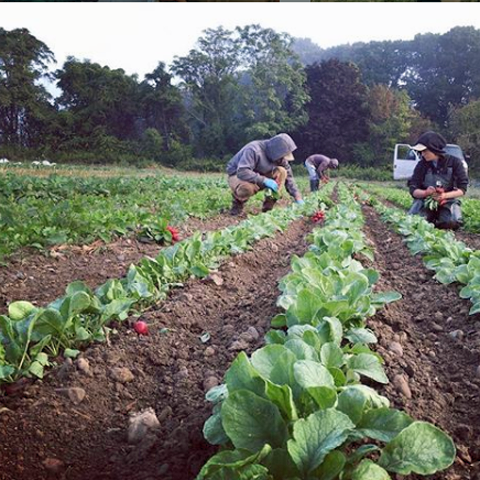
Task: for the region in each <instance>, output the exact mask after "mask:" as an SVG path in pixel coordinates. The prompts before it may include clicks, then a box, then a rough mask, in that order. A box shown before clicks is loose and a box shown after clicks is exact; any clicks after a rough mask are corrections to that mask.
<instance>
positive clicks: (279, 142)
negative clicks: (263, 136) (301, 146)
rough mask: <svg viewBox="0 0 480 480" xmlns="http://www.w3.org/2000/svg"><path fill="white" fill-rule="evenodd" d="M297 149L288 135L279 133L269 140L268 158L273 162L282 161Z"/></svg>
mask: <svg viewBox="0 0 480 480" xmlns="http://www.w3.org/2000/svg"><path fill="white" fill-rule="evenodd" d="M296 149H297V146H296V145H295V142H294V141H293V140H292V138H291V137H290V135H287V134H286V133H279V134H278V135H275V136H274V137H272V138H271V139H270V140H267V148H266V150H267V157H268V158H269V159H270V160H273V161H276V160H280V159H281V158H283V157H285V156H287V155H288V154H289V153H292V152H293V151H294V150H296Z"/></svg>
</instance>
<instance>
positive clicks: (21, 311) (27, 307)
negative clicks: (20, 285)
mask: <svg viewBox="0 0 480 480" xmlns="http://www.w3.org/2000/svg"><path fill="white" fill-rule="evenodd" d="M36 310H37V307H35V306H34V305H32V304H31V303H30V302H24V301H18V302H12V303H11V304H10V305H9V306H8V316H9V317H10V319H11V320H13V321H15V322H18V321H20V320H23V319H24V318H27V317H28V316H29V315H30V314H31V313H33V312H35V311H36Z"/></svg>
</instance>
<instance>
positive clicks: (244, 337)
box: [240, 332, 255, 343]
mask: <svg viewBox="0 0 480 480" xmlns="http://www.w3.org/2000/svg"><path fill="white" fill-rule="evenodd" d="M240 340H244V341H245V342H247V343H251V342H254V341H255V338H253V336H252V335H251V334H250V332H243V333H241V334H240Z"/></svg>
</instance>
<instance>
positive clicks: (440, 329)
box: [432, 322, 443, 332]
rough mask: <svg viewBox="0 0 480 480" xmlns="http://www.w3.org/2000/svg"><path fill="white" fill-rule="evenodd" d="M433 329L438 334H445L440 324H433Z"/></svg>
mask: <svg viewBox="0 0 480 480" xmlns="http://www.w3.org/2000/svg"><path fill="white" fill-rule="evenodd" d="M432 328H433V330H435V331H436V332H443V327H442V326H441V325H439V324H438V323H435V322H432Z"/></svg>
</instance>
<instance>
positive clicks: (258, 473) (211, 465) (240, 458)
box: [197, 445, 272, 480]
mask: <svg viewBox="0 0 480 480" xmlns="http://www.w3.org/2000/svg"><path fill="white" fill-rule="evenodd" d="M271 450H272V449H271V447H270V445H265V446H264V447H263V448H262V449H260V450H259V451H258V452H255V453H254V454H253V455H252V454H251V453H250V452H249V451H246V450H240V449H239V450H225V451H223V452H219V453H217V454H216V455H214V456H213V457H212V458H210V460H209V461H208V462H207V463H206V464H205V465H204V466H203V468H202V470H201V471H200V473H199V474H198V477H197V480H207V479H208V480H270V477H269V476H268V472H267V469H266V468H265V467H263V466H261V465H257V464H258V463H259V462H261V461H262V460H263V459H264V458H265V457H266V456H267V455H268V454H269V453H270V452H271Z"/></svg>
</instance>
